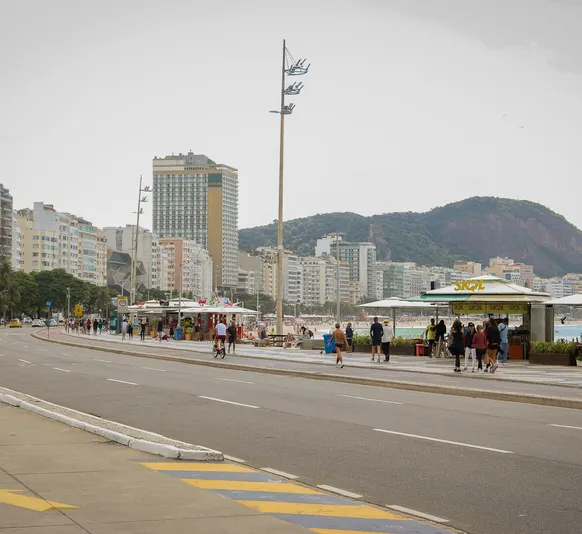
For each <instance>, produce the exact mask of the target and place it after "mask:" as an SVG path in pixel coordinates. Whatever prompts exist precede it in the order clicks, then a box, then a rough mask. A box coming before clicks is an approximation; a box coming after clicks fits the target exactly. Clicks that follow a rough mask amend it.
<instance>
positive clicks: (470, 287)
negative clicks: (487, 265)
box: [455, 280, 485, 291]
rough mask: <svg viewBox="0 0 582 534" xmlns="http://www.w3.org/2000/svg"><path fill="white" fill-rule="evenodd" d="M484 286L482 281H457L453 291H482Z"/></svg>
mask: <svg viewBox="0 0 582 534" xmlns="http://www.w3.org/2000/svg"><path fill="white" fill-rule="evenodd" d="M484 289H485V284H484V283H483V280H457V281H456V282H455V291H483V290H484Z"/></svg>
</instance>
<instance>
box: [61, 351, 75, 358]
mask: <svg viewBox="0 0 582 534" xmlns="http://www.w3.org/2000/svg"><path fill="white" fill-rule="evenodd" d="M61 354H62V355H63V356H69V357H70V358H74V357H75V356H74V355H73V354H69V353H68V352H61Z"/></svg>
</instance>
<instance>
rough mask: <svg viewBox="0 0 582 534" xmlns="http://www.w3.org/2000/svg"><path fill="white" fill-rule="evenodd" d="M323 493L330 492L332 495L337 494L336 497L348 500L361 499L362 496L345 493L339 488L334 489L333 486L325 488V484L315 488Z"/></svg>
mask: <svg viewBox="0 0 582 534" xmlns="http://www.w3.org/2000/svg"><path fill="white" fill-rule="evenodd" d="M317 487H318V488H321V489H322V490H325V491H331V492H332V493H337V494H338V495H343V496H344V497H349V498H350V499H361V498H362V495H358V494H357V493H352V492H351V491H346V490H343V489H340V488H334V487H333V486H326V485H325V484H321V485H319V486H317Z"/></svg>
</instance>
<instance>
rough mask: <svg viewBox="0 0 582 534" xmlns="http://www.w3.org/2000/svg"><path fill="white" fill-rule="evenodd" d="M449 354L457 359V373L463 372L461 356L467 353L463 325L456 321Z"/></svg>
mask: <svg viewBox="0 0 582 534" xmlns="http://www.w3.org/2000/svg"><path fill="white" fill-rule="evenodd" d="M449 352H450V353H451V354H452V355H453V356H454V357H455V373H460V372H461V354H464V353H465V343H464V341H463V325H462V324H461V321H459V320H456V321H455V322H454V323H453V328H451V335H450V345H449Z"/></svg>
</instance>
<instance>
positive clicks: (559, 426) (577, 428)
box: [548, 425, 582, 430]
mask: <svg viewBox="0 0 582 534" xmlns="http://www.w3.org/2000/svg"><path fill="white" fill-rule="evenodd" d="M548 426H557V427H558V428H573V429H574V430H582V426H569V425H548Z"/></svg>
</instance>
